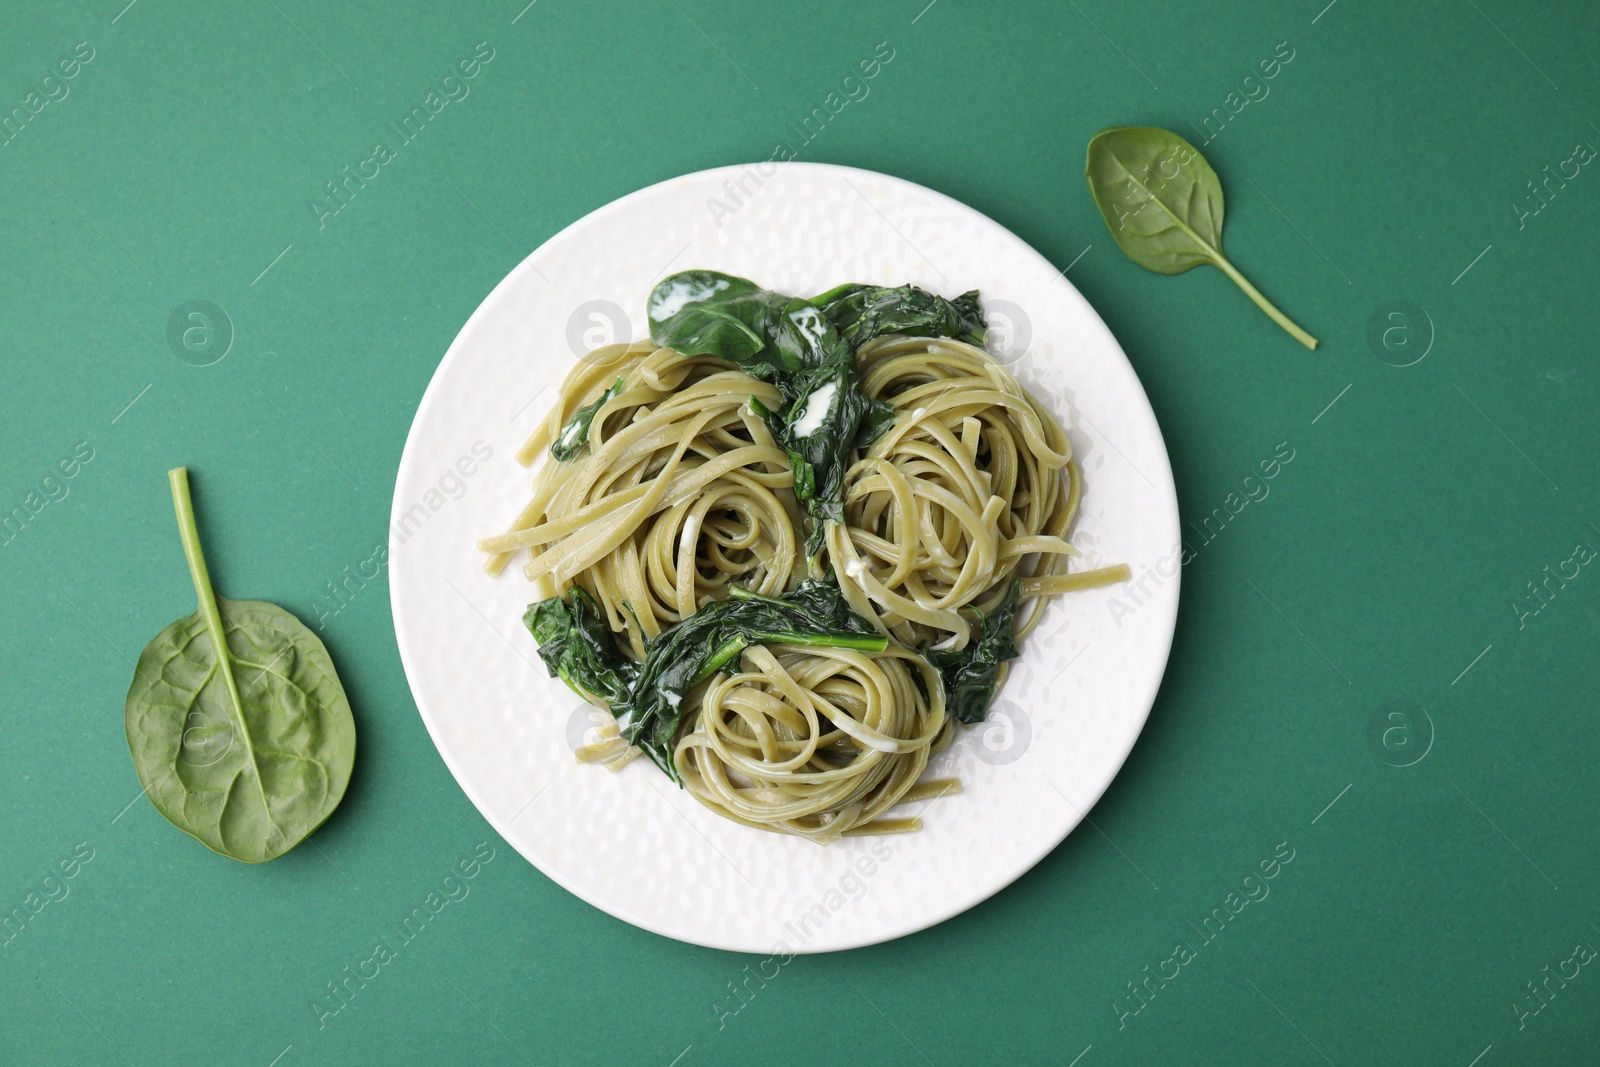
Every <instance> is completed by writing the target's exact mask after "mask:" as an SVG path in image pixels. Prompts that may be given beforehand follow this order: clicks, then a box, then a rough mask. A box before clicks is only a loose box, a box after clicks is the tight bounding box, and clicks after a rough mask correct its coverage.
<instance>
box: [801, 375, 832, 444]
mask: <svg viewBox="0 0 1600 1067" xmlns="http://www.w3.org/2000/svg"><path fill="white" fill-rule="evenodd" d="M838 391H839V383H837V382H829V383H828V384H827V385H824V386H823V387H822V388H820V389H818V390H817V391H816V392H814V393H812V394H811V396H810V397H808V398H807V399H806V410H805V413H804V414H803V415H801V416H800V418H799V420H798V421H797V422H796V423H795V424H794V432H795V435H796V436H798V437H810V436H811V435H812V434H814V433H816V432H817V431H818V430H820V429H822V420H823V419H825V418H827V417H828V408H830V407H831V406H832V405H833V394H835V393H837V392H838Z"/></svg>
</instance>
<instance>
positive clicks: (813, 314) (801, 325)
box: [789, 307, 828, 344]
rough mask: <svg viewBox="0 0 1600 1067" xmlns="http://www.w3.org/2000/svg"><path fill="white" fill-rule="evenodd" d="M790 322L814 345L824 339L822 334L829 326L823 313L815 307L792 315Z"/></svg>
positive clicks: (802, 309)
mask: <svg viewBox="0 0 1600 1067" xmlns="http://www.w3.org/2000/svg"><path fill="white" fill-rule="evenodd" d="M789 321H790V322H792V323H794V324H795V327H796V328H797V329H799V331H800V332H801V333H803V334H805V336H806V338H807V339H808V340H810V341H811V343H812V344H816V343H817V342H818V341H820V340H821V339H822V333H823V331H824V330H826V329H827V326H828V323H827V320H826V319H824V318H823V317H822V312H820V311H818V310H817V309H816V308H813V307H805V308H801V309H800V310H799V311H795V312H792V313H790V315H789Z"/></svg>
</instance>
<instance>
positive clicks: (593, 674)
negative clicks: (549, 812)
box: [523, 573, 889, 782]
mask: <svg viewBox="0 0 1600 1067" xmlns="http://www.w3.org/2000/svg"><path fill="white" fill-rule="evenodd" d="M571 594H572V598H571V601H570V602H567V601H563V600H562V599H561V598H560V597H552V598H551V599H549V600H545V601H541V602H540V603H538V604H534V605H533V606H531V607H530V608H529V609H528V612H527V614H526V615H525V616H524V617H523V620H524V622H525V623H526V624H527V626H528V628H529V630H530V631H532V633H533V635H534V638H535V639H536V640H538V641H539V642H540V644H539V655H540V656H541V657H542V658H543V659H544V661H545V666H546V668H547V669H548V670H549V671H550V673H551V675H552V676H559V677H560V678H562V680H564V681H565V682H566V683H567V684H568V685H569V686H571V687H572V688H573V689H575V690H577V691H578V692H579V693H580V694H582V695H588V694H591V693H592V694H594V695H596V696H600V697H602V698H604V699H605V700H607V702H608V703H609V704H610V706H611V713H612V714H613V715H614V716H615V717H616V719H617V724H618V726H619V728H620V730H621V733H622V736H623V737H624V738H626V739H627V741H628V743H629V744H633V745H637V746H639V748H640V749H642V750H643V751H644V753H645V755H647V756H649V757H650V759H651V761H652V762H654V763H655V764H656V766H658V767H660V768H661V769H662V771H664V772H665V773H666V775H667V777H669V778H671V779H672V780H673V781H675V782H676V781H679V778H678V771H677V768H676V766H675V765H674V764H673V761H672V739H673V736H674V735H675V734H676V733H677V732H678V728H679V726H680V725H681V724H682V722H683V698H684V695H685V694H686V693H688V691H689V689H690V688H691V687H692V686H694V685H697V684H698V683H700V682H702V681H705V680H706V679H707V678H709V677H711V676H712V675H714V674H716V673H717V672H718V671H720V670H722V669H723V668H724V667H726V666H727V665H728V664H730V663H733V662H736V661H737V659H738V657H739V654H740V653H741V652H743V651H744V649H745V648H747V647H749V646H750V645H755V644H790V645H812V646H823V647H830V648H854V649H860V650H863V651H868V652H882V651H883V650H884V649H885V648H887V647H888V646H889V641H888V638H886V637H884V636H883V635H882V634H880V633H878V632H877V630H875V629H874V628H873V627H872V624H871V623H869V622H867V620H865V619H863V618H861V616H859V615H857V614H856V613H855V612H854V611H852V610H851V609H850V605H849V604H848V603H847V602H846V601H845V599H844V594H843V593H842V592H840V590H839V583H838V581H837V580H836V579H835V578H834V576H833V575H832V574H831V573H830V574H828V575H827V576H825V577H822V578H815V579H809V580H807V581H803V582H801V583H800V584H799V585H798V586H797V587H796V588H794V589H793V590H790V591H789V592H787V593H784V594H782V595H781V596H776V597H769V596H762V595H761V594H759V593H753V592H751V591H749V590H747V589H743V588H741V587H739V586H733V587H731V588H730V589H729V599H727V600H721V601H715V602H713V603H710V604H707V605H706V606H705V607H703V608H701V609H700V610H699V611H696V612H695V613H694V614H693V615H690V616H689V617H688V618H687V619H684V620H683V621H682V622H680V623H678V624H677V625H675V626H672V627H669V628H668V629H666V630H663V631H662V632H661V633H659V634H657V635H656V637H655V638H654V639H653V640H652V641H651V642H650V643H649V645H648V646H647V647H646V649H645V658H644V662H643V663H639V664H635V663H631V662H628V661H626V660H624V659H623V658H622V656H621V654H620V653H618V652H617V651H616V649H615V644H614V640H613V639H612V638H611V636H610V633H609V631H607V630H606V629H605V628H604V624H603V622H602V621H601V620H600V616H599V612H598V610H596V609H595V607H594V604H593V601H592V599H590V598H589V596H588V594H587V593H586V592H584V591H583V590H582V589H580V588H578V587H576V586H574V587H573V589H572V590H571ZM547 649H548V651H547ZM575 649H581V651H575ZM619 683H621V684H620V685H619Z"/></svg>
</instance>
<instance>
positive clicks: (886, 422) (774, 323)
mask: <svg viewBox="0 0 1600 1067" xmlns="http://www.w3.org/2000/svg"><path fill="white" fill-rule="evenodd" d="M648 310H649V317H650V338H651V340H653V341H654V342H655V343H656V344H659V345H665V346H668V347H671V348H675V349H677V350H678V351H680V352H684V353H686V354H689V355H712V356H717V357H718V358H720V359H725V360H727V361H728V362H730V363H733V364H735V365H737V366H739V367H740V368H742V369H743V370H744V371H746V372H747V373H748V374H750V375H751V376H752V377H755V378H759V379H761V380H762V381H767V382H771V383H773V384H774V385H776V386H777V387H778V395H779V398H780V402H779V404H778V406H777V407H776V408H768V407H767V406H766V405H764V404H761V403H759V402H757V401H755V400H753V399H752V401H751V406H752V408H753V409H754V410H755V411H756V413H757V414H759V415H761V417H762V418H764V419H765V420H766V421H767V424H768V425H769V426H770V427H771V428H772V433H773V438H774V440H775V441H776V442H777V443H778V445H779V447H781V448H782V449H783V450H784V451H785V452H786V453H788V456H789V462H790V465H791V466H793V468H794V490H795V496H796V497H797V498H798V499H799V500H800V502H801V503H802V504H804V505H805V508H806V511H807V512H808V513H809V514H810V515H811V517H812V519H813V520H814V525H813V527H812V530H811V535H810V537H809V538H808V540H807V544H806V547H807V551H808V552H810V553H811V554H813V555H814V554H815V553H817V552H818V551H819V550H820V549H821V547H822V539H823V534H824V524H825V523H826V522H827V521H828V520H830V519H831V520H833V521H835V522H838V521H840V520H842V519H843V517H844V503H843V491H844V475H845V471H846V470H847V469H848V467H849V465H850V455H849V453H850V450H851V449H852V448H859V447H865V446H866V445H868V444H871V442H872V441H873V440H874V439H875V438H876V437H877V436H878V434H880V433H882V432H883V431H884V430H885V429H887V428H888V427H889V426H890V425H892V424H893V422H894V409H893V408H892V407H891V406H890V405H889V404H887V403H885V402H883V401H881V400H873V399H871V398H870V397H868V396H867V395H866V394H865V393H863V392H862V391H861V377H860V374H859V373H858V372H857V370H856V362H855V353H856V351H857V349H859V348H860V347H861V346H862V345H863V344H866V343H867V342H868V341H870V340H873V339H874V338H877V337H881V336H884V335H886V334H891V333H910V334H916V335H918V336H927V337H958V338H960V339H962V340H965V341H969V342H971V343H973V344H979V345H981V344H982V343H983V335H984V329H985V327H984V321H983V310H982V308H981V307H980V306H979V303H978V294H977V293H976V292H970V293H965V294H963V295H962V296H960V297H958V298H956V300H954V301H947V300H945V299H944V298H942V297H939V296H936V295H934V294H933V293H929V292H926V291H924V290H922V289H918V288H916V287H915V286H909V285H907V286H901V287H899V288H894V289H889V288H884V287H881V286H866V285H845V286H840V287H839V288H837V289H832V290H830V291H828V292H827V293H824V294H822V295H821V296H819V297H816V298H814V299H812V300H805V299H802V298H800V297H788V296H784V295H783V294H781V293H774V292H772V291H771V290H768V289H762V288H761V287H760V286H758V285H756V284H755V283H754V282H752V281H749V280H747V279H744V278H736V277H733V276H732V275H727V274H719V273H717V272H716V271H708V270H692V271H684V272H682V273H679V274H674V275H672V276H671V277H669V278H667V279H665V280H664V281H662V282H661V283H660V284H658V285H657V286H656V287H655V290H654V291H653V292H652V293H651V294H650V303H649V309H648Z"/></svg>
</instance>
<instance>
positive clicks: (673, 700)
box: [661, 690, 683, 707]
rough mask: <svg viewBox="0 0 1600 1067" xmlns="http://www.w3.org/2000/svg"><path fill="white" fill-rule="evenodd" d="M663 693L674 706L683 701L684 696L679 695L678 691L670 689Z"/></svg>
mask: <svg viewBox="0 0 1600 1067" xmlns="http://www.w3.org/2000/svg"><path fill="white" fill-rule="evenodd" d="M661 695H662V696H664V697H666V698H667V703H668V704H671V705H672V706H673V707H677V706H678V705H679V704H682V703H683V697H681V696H679V695H678V694H677V693H674V692H671V691H670V690H669V691H668V692H665V693H663V694H661Z"/></svg>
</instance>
